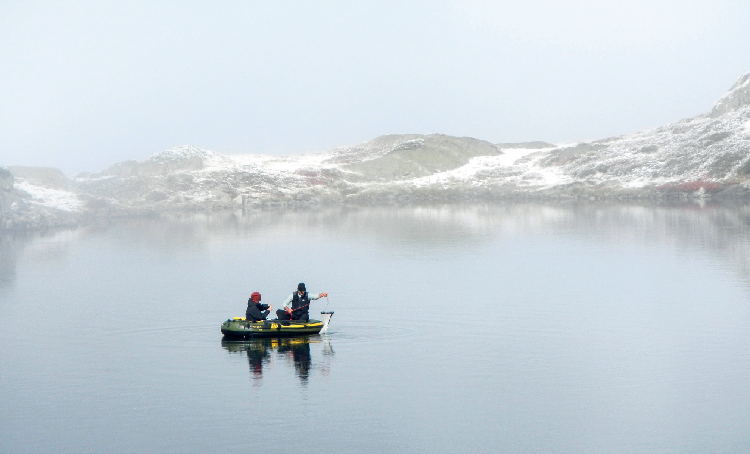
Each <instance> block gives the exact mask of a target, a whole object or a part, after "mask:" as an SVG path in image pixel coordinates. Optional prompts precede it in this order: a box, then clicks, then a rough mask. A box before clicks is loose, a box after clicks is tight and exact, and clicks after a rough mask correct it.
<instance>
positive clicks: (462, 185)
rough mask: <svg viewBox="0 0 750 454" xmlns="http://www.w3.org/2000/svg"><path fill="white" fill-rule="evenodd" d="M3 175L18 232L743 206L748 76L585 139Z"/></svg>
mask: <svg viewBox="0 0 750 454" xmlns="http://www.w3.org/2000/svg"><path fill="white" fill-rule="evenodd" d="M14 170H15V172H14ZM10 173H13V175H11V176H10V177H8V176H7V175H6V176H5V177H3V175H5V174H0V177H2V178H5V179H6V180H7V179H8V178H10V180H9V181H11V183H10V184H11V186H13V185H14V186H13V189H12V190H4V191H5V192H3V194H4V195H3V194H0V195H3V198H2V200H0V211H2V210H4V214H2V216H3V217H4V221H3V222H4V223H3V224H2V225H5V226H6V227H12V226H14V225H16V226H23V225H27V224H28V223H27V224H23V222H21V221H20V220H24V219H26V220H28V217H29V216H30V215H31V214H30V213H36V214H35V215H36V216H37V217H39V218H44V216H48V217H49V216H51V215H50V214H49V213H58V218H59V217H60V216H59V214H60V213H66V215H65V216H63V218H64V219H69V218H70V217H71V216H72V217H73V218H75V217H76V216H78V217H79V218H80V217H82V216H88V217H89V218H91V217H97V216H99V217H106V216H116V215H132V214H143V213H144V212H154V211H156V212H159V211H165V210H169V211H172V210H185V209H190V210H193V209H232V208H241V207H245V208H246V207H252V206H266V205H287V206H288V205H304V204H336V203H371V202H378V203H387V202H392V201H403V200H454V199H491V200H497V199H501V200H502V199H518V198H522V199H526V198H544V199H560V198H568V199H573V198H575V199H599V198H604V199H610V198H617V199H630V198H649V199H653V198H656V199H662V198H710V197H732V198H748V197H749V194H750V189H749V187H750V73H748V74H746V75H744V76H742V77H741V78H740V79H739V81H738V82H737V83H736V84H735V85H734V86H733V87H732V88H731V89H730V91H729V92H728V93H727V94H726V95H725V96H723V97H722V98H721V99H720V100H719V101H718V102H717V103H716V105H715V106H714V107H713V109H712V110H711V111H710V112H709V113H707V114H705V115H700V116H697V117H694V118H688V119H685V120H682V121H679V122H677V123H673V124H669V125H666V126H662V127H660V128H656V129H653V130H647V131H641V132H637V133H634V134H628V135H624V136H619V137H612V138H607V139H603V140H597V141H594V142H588V143H576V144H570V145H565V146H555V145H552V144H548V143H545V142H531V143H525V144H491V143H489V142H486V141H483V140H479V139H474V138H468V137H452V136H446V135H442V134H432V135H416V134H402V135H387V136H382V137H378V138H376V139H374V140H372V141H369V142H366V143H363V144H360V145H355V146H351V147H342V148H337V149H333V150H329V151H327V152H324V153H318V154H308V155H299V156H289V157H278V156H264V155H246V156H222V155H219V154H216V153H214V152H211V151H208V150H202V149H200V148H197V147H193V146H185V147H178V148H173V149H170V150H166V151H163V152H161V153H157V154H155V155H153V156H151V157H150V158H148V159H146V160H144V161H141V162H138V161H125V162H120V163H117V164H114V165H113V166H111V167H109V168H108V169H105V170H104V171H102V172H99V173H97V174H81V175H79V176H77V177H76V178H74V179H72V180H66V179H64V178H63V180H65V181H61V180H60V179H59V176H58V177H54V178H53V177H52V176H51V175H52V173H50V170H49V169H46V170H44V169H29V168H10ZM53 173H54V172H53ZM13 177H15V184H14V183H13V182H12V178H13ZM3 181H5V180H3ZM0 183H2V182H0ZM5 186H7V184H5ZM0 189H2V188H0ZM39 213H46V214H44V215H40V214H39ZM66 216H67V217H66Z"/></svg>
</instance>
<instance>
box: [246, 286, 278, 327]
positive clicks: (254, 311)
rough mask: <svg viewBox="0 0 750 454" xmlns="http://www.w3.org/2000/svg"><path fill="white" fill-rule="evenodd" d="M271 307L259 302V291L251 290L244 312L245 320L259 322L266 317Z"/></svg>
mask: <svg viewBox="0 0 750 454" xmlns="http://www.w3.org/2000/svg"><path fill="white" fill-rule="evenodd" d="M271 309H273V308H272V307H271V306H270V305H268V304H260V293H258V292H253V294H252V295H250V299H249V300H247V311H246V312H245V320H247V321H248V322H260V321H262V320H265V319H266V317H268V314H269V313H270V312H271Z"/></svg>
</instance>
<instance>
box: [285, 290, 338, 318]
mask: <svg viewBox="0 0 750 454" xmlns="http://www.w3.org/2000/svg"><path fill="white" fill-rule="evenodd" d="M324 296H328V293H326V292H323V293H319V294H317V295H316V294H313V293H307V289H306V288H305V283H304V282H300V283H299V285H298V286H297V291H296V292H292V294H291V295H289V296H288V297H287V298H286V300H285V301H284V303H283V304H284V309H279V310H277V311H276V317H277V318H278V319H279V320H300V321H303V322H307V321H309V320H310V312H309V310H310V308H309V307H310V302H311V301H314V300H316V299H319V298H321V297H324Z"/></svg>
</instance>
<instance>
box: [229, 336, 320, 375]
mask: <svg viewBox="0 0 750 454" xmlns="http://www.w3.org/2000/svg"><path fill="white" fill-rule="evenodd" d="M310 344H320V346H321V347H322V348H321V350H322V356H323V359H322V361H320V364H318V362H317V361H315V362H314V361H313V355H312V354H311V349H310ZM221 346H222V347H223V348H224V349H225V350H226V351H228V352H229V353H238V354H243V353H244V354H245V355H247V362H248V365H249V367H250V374H251V376H252V378H253V380H260V379H262V378H263V370H264V368H268V367H270V366H271V365H272V363H274V359H275V358H279V359H282V360H291V362H292V364H293V365H294V370H295V373H296V375H297V377H299V380H300V383H302V385H307V382H308V380H309V379H310V372H311V370H313V369H317V370H319V371H320V372H321V373H322V374H323V375H328V372H329V370H330V358H331V357H333V355H334V351H333V348H332V347H331V343H330V340H329V338H328V336H327V335H315V336H301V337H265V338H258V339H249V340H239V341H238V340H230V339H228V338H226V337H225V338H223V339H222V340H221ZM274 353H275V354H274Z"/></svg>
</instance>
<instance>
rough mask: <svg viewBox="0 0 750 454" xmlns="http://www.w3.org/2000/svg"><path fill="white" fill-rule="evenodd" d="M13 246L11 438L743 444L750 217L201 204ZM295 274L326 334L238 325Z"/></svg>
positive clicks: (721, 449)
mask: <svg viewBox="0 0 750 454" xmlns="http://www.w3.org/2000/svg"><path fill="white" fill-rule="evenodd" d="M0 254H2V255H0V408H2V411H0V452H7V453H35V454H39V453H61V452H67V453H89V452H90V453H142V452H149V453H176V452H180V453H209V452H214V453H219V452H221V453H248V452H264V453H288V452H299V453H321V452H331V453H354V452H357V453H392V452H405V453H456V452H465V453H573V452H575V453H613V452H616V453H641V454H642V453H707V452H711V453H739V452H750V430H748V428H750V410H748V409H750V285H749V284H750V208H748V207H746V206H720V205H710V204H708V205H705V204H704V205H697V204H684V205H680V206H655V205H652V206H644V205H637V204H630V205H629V204H598V203H594V202H592V203H591V204H568V205H565V204H533V203H524V204H499V205H491V204H455V205H433V206H401V207H387V208H378V207H371V208H351V207H334V208H319V209H310V210H302V211H282V210H267V211H255V212H244V213H243V212H235V213H227V212H222V213H196V214H184V215H174V216H163V217H161V218H157V219H145V220H134V221H124V220H123V221H116V222H112V224H111V225H107V226H102V225H98V226H92V227H86V228H79V229H77V230H74V231H58V232H48V233H45V234H25V235H22V234H2V235H0ZM299 282H305V283H306V284H307V288H308V290H309V291H310V292H312V293H319V292H324V291H326V292H328V293H329V298H328V299H326V298H322V299H320V300H318V301H315V302H313V303H312V306H311V307H312V309H311V315H312V316H313V317H315V316H316V315H317V314H319V313H320V311H322V310H332V311H335V314H334V315H333V318H332V319H331V325H330V329H329V332H328V333H326V334H322V335H315V336H310V337H303V338H292V339H267V340H256V341H251V342H228V341H226V340H223V339H222V336H221V333H220V330H219V328H220V324H221V323H222V322H223V321H224V320H226V319H227V318H230V317H233V316H244V311H245V308H246V304H247V303H246V302H247V299H248V297H249V296H250V293H252V292H254V291H258V292H260V293H261V294H262V298H263V302H264V303H270V304H272V305H273V306H274V309H277V308H279V307H280V306H281V303H282V301H283V300H284V298H286V296H287V295H289V294H290V293H291V292H292V291H293V290H294V289H295V288H296V286H297V283H299Z"/></svg>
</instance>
